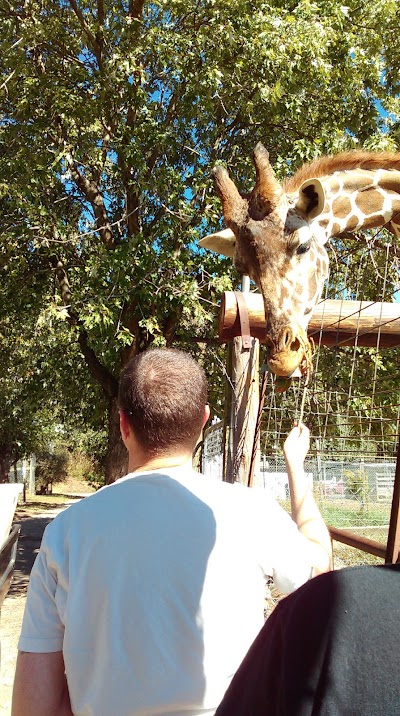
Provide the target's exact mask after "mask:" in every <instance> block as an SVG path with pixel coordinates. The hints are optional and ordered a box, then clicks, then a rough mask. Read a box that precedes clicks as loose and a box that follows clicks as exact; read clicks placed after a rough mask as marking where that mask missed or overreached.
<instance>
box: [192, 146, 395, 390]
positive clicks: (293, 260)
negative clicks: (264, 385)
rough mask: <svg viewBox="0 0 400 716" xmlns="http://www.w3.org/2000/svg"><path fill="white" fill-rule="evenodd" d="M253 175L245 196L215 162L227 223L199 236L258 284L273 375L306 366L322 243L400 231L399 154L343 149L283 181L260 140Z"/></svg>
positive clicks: (324, 267) (324, 271)
mask: <svg viewBox="0 0 400 716" xmlns="http://www.w3.org/2000/svg"><path fill="white" fill-rule="evenodd" d="M253 161H254V165H255V170H256V181H255V185H254V188H253V190H252V191H251V192H250V193H249V194H242V193H241V192H239V190H238V189H237V187H236V185H235V184H234V182H233V181H232V179H230V177H229V174H228V172H227V171H226V169H224V168H223V167H222V166H220V165H217V166H216V167H215V168H214V170H213V175H214V183H215V187H216V190H217V193H218V195H219V197H220V200H221V203H222V209H223V215H224V219H225V223H226V224H227V226H228V227H229V228H228V229H224V230H223V231H220V232H217V233H215V234H211V235H209V236H206V237H204V238H203V239H201V240H200V242H199V243H200V245H201V246H202V247H203V248H208V249H211V250H213V251H217V252H218V253H220V254H224V255H225V256H231V257H232V258H233V260H234V263H235V266H236V268H237V269H238V271H239V272H240V273H242V274H246V275H249V276H250V278H252V279H253V280H254V282H255V283H256V284H257V286H258V287H259V289H260V291H261V293H262V296H263V300H264V307H265V315H266V347H267V362H268V365H269V368H270V370H271V371H272V372H273V373H275V375H277V376H290V375H292V374H293V373H296V372H297V374H298V369H299V368H300V372H301V373H302V374H304V373H305V372H306V371H308V370H309V369H310V367H311V345H310V343H309V340H308V338H307V326H308V323H309V321H310V318H311V315H312V311H313V309H314V307H315V306H316V304H317V302H318V301H319V298H320V296H321V292H322V288H323V284H324V282H325V279H326V278H327V276H328V270H329V260H328V254H327V251H326V248H325V244H326V242H327V241H328V240H329V239H330V238H331V237H333V236H338V235H339V234H341V233H342V232H343V231H347V232H354V231H357V230H358V229H370V228H375V227H379V226H384V225H385V226H386V227H387V228H389V229H390V230H391V231H392V232H393V233H394V234H395V235H396V236H398V237H400V154H395V153H390V152H362V151H352V152H345V153H341V154H337V155H333V156H329V157H321V158H320V159H317V160H315V161H313V162H311V163H310V164H306V165H304V166H303V167H301V168H300V169H299V170H298V171H297V172H296V174H294V175H293V176H292V177H290V178H289V179H287V180H286V181H284V183H283V184H282V185H281V184H280V183H279V182H278V181H277V179H276V177H275V175H274V173H273V170H272V167H271V165H270V162H269V155H268V152H267V150H266V149H265V148H264V146H263V145H262V144H261V143H259V144H257V146H256V148H255V150H254V153H253Z"/></svg>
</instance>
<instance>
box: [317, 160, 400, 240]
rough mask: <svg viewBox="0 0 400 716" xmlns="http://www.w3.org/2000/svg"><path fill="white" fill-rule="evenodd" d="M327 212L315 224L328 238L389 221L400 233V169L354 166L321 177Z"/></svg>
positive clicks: (399, 233) (398, 234)
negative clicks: (357, 167) (370, 168)
mask: <svg viewBox="0 0 400 716" xmlns="http://www.w3.org/2000/svg"><path fill="white" fill-rule="evenodd" d="M321 182H322V185H323V187H324V190H325V194H326V202H325V207H324V211H323V213H322V214H320V215H319V216H318V217H317V218H316V219H315V223H316V224H317V225H318V227H319V231H321V232H322V233H323V234H324V238H325V240H326V239H328V238H330V237H331V236H337V235H338V234H341V233H342V232H343V231H350V232H352V231H357V230H358V229H372V228H377V227H379V226H384V225H385V224H389V228H391V229H392V231H393V232H394V233H395V234H396V235H397V236H400V171H397V170H394V169H392V170H388V169H378V170H375V171H372V170H367V169H352V170H349V171H338V172H335V173H334V174H332V175H331V176H327V177H323V178H321Z"/></svg>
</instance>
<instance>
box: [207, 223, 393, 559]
mask: <svg viewBox="0 0 400 716" xmlns="http://www.w3.org/2000/svg"><path fill="white" fill-rule="evenodd" d="M399 244H400V242H399V239H396V238H394V237H392V238H391V237H390V236H389V235H388V234H387V233H386V232H384V231H383V232H382V231H381V232H376V233H375V234H372V233H370V234H368V235H366V236H364V237H362V238H360V237H357V236H356V237H354V235H353V236H352V237H342V238H340V239H337V240H336V241H334V242H332V244H331V252H333V257H332V256H331V276H330V280H329V282H328V284H327V286H326V291H325V294H324V297H323V299H322V302H323V301H325V300H326V299H332V298H333V299H335V300H338V299H339V300H340V301H341V302H342V305H343V315H344V314H345V311H346V301H348V300H352V301H360V302H361V301H364V302H365V301H368V302H369V304H370V305H373V304H377V307H378V315H379V306H380V305H381V304H382V302H390V303H394V304H396V305H397V304H398V307H399V311H398V316H399V317H400V290H399V289H400V282H399V259H400V245H399ZM360 310H361V309H360ZM341 315H342V314H341V312H340V314H339V316H338V318H337V331H336V334H335V340H334V345H333V346H332V345H331V346H330V347H326V346H324V345H323V340H322V331H321V332H318V331H315V332H314V334H313V336H312V338H313V341H314V344H315V351H314V358H313V365H314V372H313V375H312V379H311V381H310V383H309V385H308V386H307V388H306V389H305V387H304V382H303V381H302V380H301V379H292V381H289V385H288V386H286V389H285V390H283V391H282V387H281V386H280V385H278V383H277V381H276V380H275V377H274V376H273V375H271V374H268V372H266V370H267V368H266V365H261V367H260V383H261V381H262V380H263V379H264V378H265V380H266V383H267V384H266V391H265V402H264V407H263V411H262V420H261V432H260V453H261V460H260V469H259V475H258V479H257V476H256V479H255V483H256V484H261V486H263V487H264V488H265V489H268V490H270V491H271V492H272V493H273V494H274V495H275V497H277V498H278V499H279V500H280V501H281V502H282V503H284V504H285V503H287V500H288V484H287V476H286V472H285V467H284V460H283V454H282V446H283V442H284V440H285V438H286V436H287V434H288V432H289V431H290V429H291V427H292V426H293V424H294V421H295V420H296V419H298V417H299V414H300V411H301V410H302V409H303V407H304V415H303V421H304V422H305V423H306V425H308V427H309V428H310V430H311V433H312V436H313V439H312V442H311V448H310V452H309V455H308V459H307V461H306V472H307V474H308V476H309V479H310V482H312V485H313V490H314V494H315V497H316V499H317V501H318V504H319V506H320V509H321V512H322V514H323V516H324V518H325V520H326V522H327V523H328V524H329V525H331V526H333V527H337V528H343V529H347V530H351V531H354V532H356V533H358V534H360V535H361V536H364V537H367V538H370V539H374V540H376V541H378V542H380V543H382V544H385V543H386V540H387V533H388V525H389V518H390V508H391V500H392V494H393V484H394V477H395V470H396V458H397V452H398V441H399V434H400V392H399V379H398V375H399V368H400V365H399V363H400V361H399V346H400V335H399V336H397V337H396V339H395V341H394V346H393V344H392V347H391V348H384V347H383V341H382V345H381V331H380V328H379V327H378V329H377V330H376V331H375V335H374V341H375V343H372V344H371V345H370V346H369V347H368V348H366V347H362V346H361V345H360V342H362V341H360V336H361V334H360V331H359V330H358V327H357V329H356V333H355V338H354V341H353V345H345V341H343V339H342V335H341V330H340V323H341ZM331 328H332V327H331ZM333 328H334V327H333ZM397 339H398V340H397ZM227 382H228V383H229V376H227ZM305 391H306V392H305ZM207 444H209V446H210V447H209V448H208V447H207ZM211 445H212V447H211ZM222 453H223V437H222V427H221V425H220V426H213V428H212V429H211V431H210V433H209V435H208V436H207V437H206V440H205V445H204V450H203V470H204V471H205V472H206V473H208V474H213V475H214V476H215V477H217V478H218V477H219V478H222V472H223V460H222ZM366 557H367V558H368V555H367V556H366Z"/></svg>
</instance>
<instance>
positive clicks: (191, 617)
mask: <svg viewBox="0 0 400 716" xmlns="http://www.w3.org/2000/svg"><path fill="white" fill-rule="evenodd" d="M310 571H311V559H310V556H309V553H308V545H307V541H306V540H305V539H304V537H303V536H302V535H301V534H300V532H299V531H298V529H297V527H296V525H295V523H294V522H293V521H292V520H291V518H290V517H289V515H288V514H287V513H286V512H285V511H284V510H283V509H282V508H281V507H280V506H279V505H278V504H277V503H276V501H275V500H274V499H273V498H271V497H270V496H269V495H268V494H266V493H265V492H264V491H263V490H261V489H257V488H253V489H252V490H249V489H248V488H246V487H243V486H241V485H230V484H228V483H224V482H222V483H221V482H218V481H216V480H214V479H213V478H207V477H204V476H203V475H199V474H198V473H195V472H193V471H192V470H191V467H190V466H189V464H188V465H186V466H183V467H178V468H168V469H166V470H162V471H161V470H159V471H156V472H152V473H134V474H130V475H128V476H126V477H124V478H122V479H120V480H118V481H117V482H115V483H114V484H112V485H109V486H107V487H105V488H103V489H102V490H99V492H97V493H96V494H94V495H92V496H91V497H88V498H85V499H84V500H82V501H81V502H79V503H77V504H75V505H73V506H71V507H70V508H68V509H67V510H65V511H64V512H62V513H61V514H60V515H59V516H58V517H56V519H55V520H54V521H53V522H52V523H51V524H50V525H49V526H48V527H47V528H46V531H45V534H44V537H43V541H42V546H41V549H40V552H39V554H38V557H37V559H36V562H35V565H34V567H33V570H32V573H31V578H30V584H29V590H28V598H27V605H26V610H25V615H24V620H23V625H22V633H21V638H20V641H19V649H20V650H21V651H28V652H54V651H61V650H62V651H63V654H64V661H65V670H66V676H67V681H68V686H69V691H70V697H71V704H72V710H73V713H74V714H75V715H76V716H139V715H140V716H145V715H153V714H160V715H162V716H166V715H168V716H200V715H202V714H206V713H210V714H212V713H214V711H215V709H216V707H217V706H218V704H219V702H220V701H221V699H222V697H223V695H224V693H225V690H226V688H227V687H228V685H229V683H230V680H231V678H232V676H233V674H234V672H235V671H236V669H237V667H238V666H239V664H240V662H241V660H242V659H243V657H244V655H245V653H246V652H247V650H248V648H249V646H250V644H251V643H252V641H253V639H254V638H255V637H256V635H257V634H258V631H259V630H260V628H261V627H262V625H263V623H264V618H263V608H264V595H265V576H266V575H271V576H273V577H274V580H275V583H276V585H277V587H278V588H279V589H280V590H281V591H283V592H290V591H293V590H294V589H295V588H297V587H298V586H300V585H301V584H303V583H304V582H305V581H307V579H308V578H309V576H310Z"/></svg>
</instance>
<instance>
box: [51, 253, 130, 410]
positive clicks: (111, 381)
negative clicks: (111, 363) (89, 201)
mask: <svg viewBox="0 0 400 716" xmlns="http://www.w3.org/2000/svg"><path fill="white" fill-rule="evenodd" d="M51 262H52V265H53V268H54V270H55V275H56V278H57V281H58V286H59V289H60V294H61V299H62V302H63V305H64V307H65V308H66V309H67V320H68V323H69V324H70V325H71V326H77V327H78V329H79V334H78V343H79V347H80V349H81V351H82V355H83V357H84V359H85V361H86V365H87V366H88V368H89V370H90V372H91V374H92V376H93V377H94V378H95V380H96V381H97V382H98V383H99V384H100V385H101V387H102V389H103V391H104V393H105V394H106V396H107V397H108V398H115V397H116V395H117V393H118V381H117V380H116V379H115V378H114V376H113V375H112V374H111V373H110V371H109V370H107V368H105V366H104V365H103V364H102V363H100V361H99V359H98V358H97V356H96V354H95V352H94V350H93V348H90V346H89V343H88V335H87V332H86V330H85V329H84V327H83V324H82V321H81V320H80V319H79V317H78V315H77V314H76V313H74V311H72V309H71V305H70V304H71V288H70V284H69V280H68V276H67V272H66V270H65V266H64V264H63V262H62V261H61V260H60V259H59V258H57V257H55V256H53V257H52V258H51Z"/></svg>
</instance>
